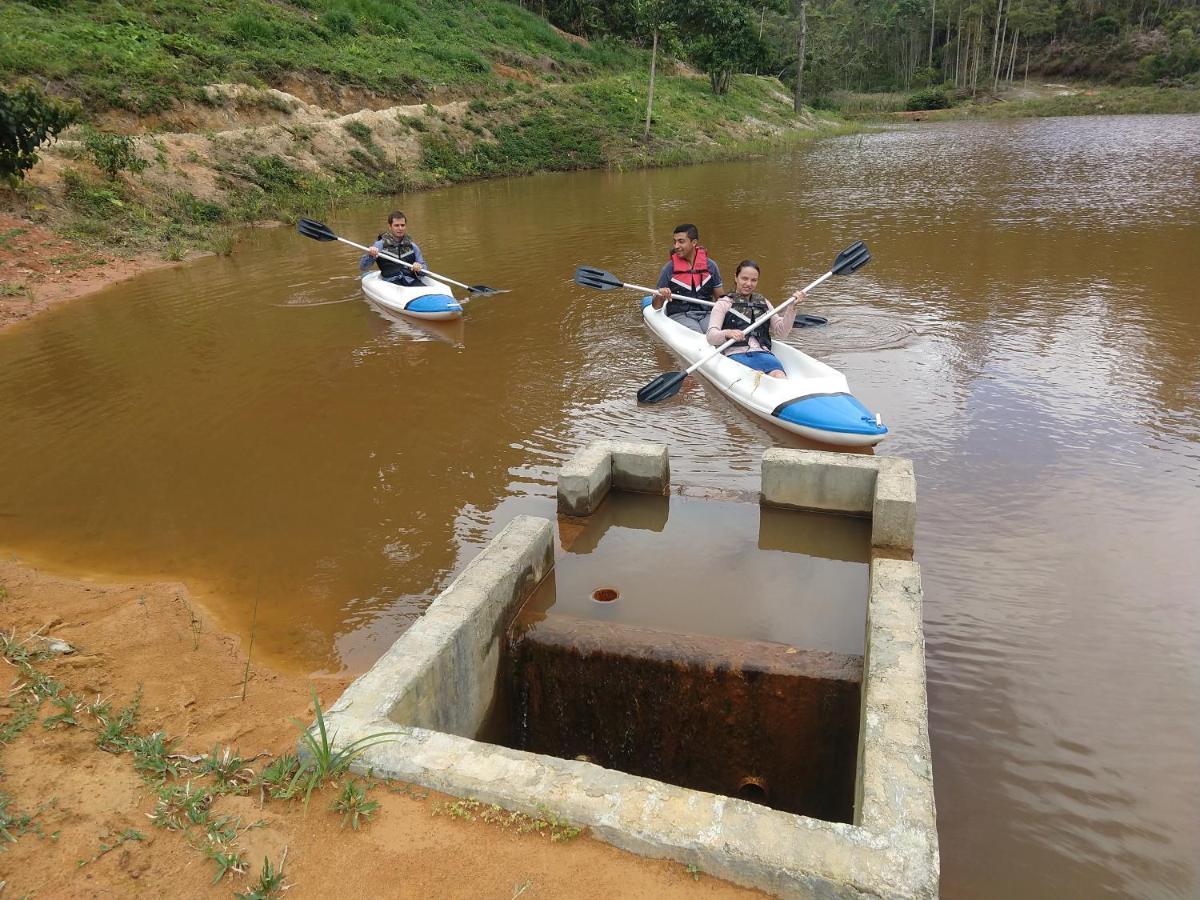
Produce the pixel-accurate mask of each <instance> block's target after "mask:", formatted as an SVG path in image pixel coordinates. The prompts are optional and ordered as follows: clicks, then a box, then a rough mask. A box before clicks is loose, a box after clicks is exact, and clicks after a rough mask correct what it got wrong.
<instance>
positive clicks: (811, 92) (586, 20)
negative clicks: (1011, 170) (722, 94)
mask: <svg viewBox="0 0 1200 900" xmlns="http://www.w3.org/2000/svg"><path fill="white" fill-rule="evenodd" d="M523 2H524V5H525V6H526V7H527V8H529V9H532V10H535V11H540V12H543V13H544V14H545V15H546V16H547V17H549V18H550V20H551V21H553V22H555V23H556V24H558V25H560V26H562V27H565V28H570V29H572V30H576V31H579V32H580V33H587V34H590V35H605V34H613V35H618V36H621V37H624V38H627V39H631V40H635V41H639V42H641V43H643V44H644V43H645V42H646V38H647V36H648V35H647V32H646V30H645V28H644V27H641V26H640V24H639V14H638V11H639V9H640V8H641V7H642V6H643V5H644V4H645V3H647V2H648V0H523ZM666 2H668V3H674V5H673V9H674V12H673V21H674V22H675V23H676V27H675V29H674V30H673V31H672V32H671V34H672V37H673V41H674V42H673V45H672V46H673V48H674V49H675V50H676V51H678V52H680V53H681V54H682V55H683V56H684V57H685V58H687V59H689V60H690V61H691V62H693V63H694V64H696V65H698V66H699V67H701V68H702V69H703V70H704V71H705V72H707V73H708V74H709V75H710V77H711V78H713V79H714V87H715V88H718V89H719V78H720V72H721V71H722V69H721V68H720V65H722V64H723V65H724V66H726V67H727V70H729V71H734V72H739V71H740V72H746V71H760V72H764V73H767V74H773V75H777V76H779V77H780V78H781V79H782V80H783V81H784V82H785V83H789V84H790V83H791V82H792V78H793V76H794V73H795V69H796V64H797V60H798V56H797V49H798V45H799V25H798V22H799V18H800V16H799V11H800V8H801V6H804V7H805V8H806V12H807V24H808V33H807V40H806V44H805V47H806V49H805V95H806V96H807V97H808V98H810V99H819V98H821V97H826V96H829V95H831V94H833V93H835V92H838V91H845V90H851V91H860V92H861V91H895V90H901V91H912V90H920V89H923V88H928V87H932V86H936V85H939V84H942V83H948V85H949V86H950V88H952V89H953V88H957V89H958V90H959V91H962V92H969V93H978V92H979V91H981V90H988V89H991V88H995V87H998V86H999V85H1000V84H1001V83H1012V82H1014V81H1015V80H1017V79H1018V78H1020V77H1022V76H1023V75H1024V73H1025V71H1026V68H1027V67H1028V68H1029V69H1031V70H1032V71H1033V72H1034V73H1036V74H1039V75H1043V76H1050V77H1076V78H1087V79H1092V80H1097V81H1108V82H1112V83H1116V84H1153V83H1161V82H1165V83H1167V84H1170V83H1172V82H1178V81H1181V80H1187V81H1190V82H1192V83H1197V81H1198V80H1200V41H1198V40H1197V35H1198V34H1200V6H1198V4H1197V0H692V2H684V0H666ZM912 102H913V103H914V104H918V105H919V104H922V103H928V102H936V101H935V99H934V98H933V95H930V94H922V95H921V96H919V97H916V98H914V99H913V101H912Z"/></svg>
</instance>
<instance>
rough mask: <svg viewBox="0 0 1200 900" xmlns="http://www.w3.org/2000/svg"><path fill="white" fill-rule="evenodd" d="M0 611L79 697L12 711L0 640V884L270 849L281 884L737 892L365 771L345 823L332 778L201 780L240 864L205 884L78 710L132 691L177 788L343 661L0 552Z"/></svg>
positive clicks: (239, 880)
mask: <svg viewBox="0 0 1200 900" xmlns="http://www.w3.org/2000/svg"><path fill="white" fill-rule="evenodd" d="M0 628H2V629H3V631H4V632H5V634H6V635H7V636H8V637H7V639H6V641H5V642H4V643H5V645H6V646H7V647H9V648H12V647H13V646H14V645H16V644H23V645H24V646H26V647H35V646H36V647H44V644H41V643H39V642H38V641H37V639H36V638H34V639H31V638H30V635H31V634H32V633H34V632H36V633H37V634H38V635H43V636H48V637H53V638H58V639H61V640H63V641H66V642H68V643H69V644H70V645H71V646H72V647H73V652H70V653H67V654H56V655H51V656H47V657H46V658H42V659H38V660H37V661H36V662H34V664H33V665H34V666H35V668H36V669H37V671H38V672H39V673H41V675H44V676H46V677H48V678H50V679H52V680H53V681H54V682H57V683H58V684H59V685H60V686H61V690H60V691H59V695H60V696H64V697H65V696H72V697H74V698H78V700H79V701H80V705H79V706H78V707H76V708H75V711H74V713H73V714H72V715H71V716H70V718H72V719H74V720H75V724H72V723H70V722H65V721H63V719H62V718H59V719H58V720H57V721H55V719H54V717H55V716H56V715H59V716H61V714H62V713H63V711H64V707H63V706H62V705H59V704H56V703H53V702H50V701H44V702H42V703H41V704H40V707H39V708H38V711H37V717H36V720H34V721H32V722H29V723H28V724H26V725H25V726H24V727H23V728H22V727H21V726H20V724H19V723H16V722H15V716H16V715H17V714H18V712H19V710H20V709H22V708H23V697H24V694H23V692H24V691H25V690H27V688H28V679H27V678H22V676H21V672H20V670H19V669H18V668H17V667H16V666H14V662H13V660H14V657H15V655H16V651H15V650H12V651H10V653H9V656H8V657H7V658H6V659H5V663H6V665H5V666H4V667H3V668H4V671H5V675H4V677H3V682H4V688H5V699H4V701H2V702H0V734H2V735H3V736H4V738H5V740H6V743H5V744H4V745H2V746H0V815H3V816H5V817H6V820H5V821H6V828H7V829H8V831H9V832H10V833H11V834H12V835H13V837H14V841H12V842H11V843H7V844H6V846H7V850H6V852H5V853H3V854H0V887H8V888H9V889H10V890H11V891H12V892H13V895H14V896H24V895H26V894H37V895H41V896H56V897H68V896H70V897H76V896H96V895H99V894H101V893H108V892H113V893H116V894H119V895H121V896H180V895H186V896H214V897H215V896H229V893H230V891H231V890H233V891H239V892H244V891H246V890H248V889H250V888H251V887H252V886H253V885H254V884H256V883H257V880H258V878H259V876H260V873H261V867H262V861H263V859H264V857H269V858H270V859H271V860H272V861H273V862H276V863H277V862H278V861H279V860H280V859H282V858H284V854H285V851H286V865H285V882H286V883H287V884H289V885H291V886H292V889H291V890H290V891H289V892H288V896H299V897H309V896H311V897H319V896H331V895H333V894H343V893H350V894H357V895H360V896H368V895H370V896H414V895H427V896H439V897H450V896H455V897H468V896H469V897H505V898H507V897H513V896H517V895H520V896H524V897H538V896H543V897H557V896H568V895H569V896H573V897H597V898H599V897H609V896H614V895H618V894H619V895H620V896H683V895H684V894H686V895H688V896H711V897H726V896H728V897H733V896H755V895H754V894H753V892H749V891H743V890H740V889H737V888H734V887H731V886H729V885H726V884H724V883H722V882H717V881H714V880H713V879H711V878H708V877H707V876H703V875H701V874H700V873H692V872H688V871H687V870H685V869H684V868H683V867H681V866H678V865H675V864H669V863H660V862H652V861H648V860H642V859H639V858H637V857H634V856H631V855H628V854H624V853H621V852H620V851H617V850H614V849H613V848H611V847H608V846H606V845H603V844H600V843H598V842H595V841H592V840H591V839H590V838H588V837H587V836H579V837H576V838H574V839H571V840H568V841H564V842H555V841H552V840H551V837H550V831H551V830H549V829H542V830H540V833H539V830H538V829H534V830H530V831H528V833H522V831H523V829H522V828H521V827H519V826H518V825H516V824H504V823H499V824H498V823H489V822H487V821H484V819H485V816H484V815H482V813H483V811H482V810H479V809H473V808H471V807H470V806H468V805H463V804H455V803H454V802H453V801H452V800H451V799H450V798H445V797H439V796H437V795H429V794H428V793H427V792H424V791H420V790H416V789H410V788H409V787H408V786H405V785H396V784H383V783H375V784H373V785H371V786H370V787H369V789H368V790H367V796H368V797H369V799H370V800H373V801H376V802H378V803H379V808H378V810H376V811H375V812H374V814H373V816H372V818H371V819H370V821H367V822H363V823H361V824H360V830H358V831H355V830H353V828H351V827H349V826H347V827H343V825H342V817H341V816H340V815H339V814H338V813H336V812H333V811H331V810H330V808H329V807H330V804H331V802H332V801H333V799H334V798H335V797H336V796H337V795H338V794H339V787H340V785H335V784H330V785H326V786H325V787H323V788H321V789H319V790H318V791H317V792H315V793H314V794H313V796H312V799H311V801H310V802H309V804H308V808H307V810H306V809H305V807H304V804H303V803H302V802H299V801H280V800H272V799H270V798H269V797H268V798H267V799H265V801H264V800H263V799H262V797H261V796H260V792H259V790H258V789H257V788H255V787H252V786H247V788H246V789H245V790H239V791H234V792H229V793H223V794H221V795H219V796H218V797H216V799H215V801H214V802H213V804H212V806H211V809H210V810H209V811H208V817H209V823H210V825H211V823H212V822H223V823H224V825H223V827H225V828H227V829H228V828H230V827H232V828H233V829H234V831H235V832H236V835H237V836H236V843H235V845H236V850H237V852H238V853H240V854H241V860H242V867H243V868H245V870H246V871H245V872H242V873H238V872H236V871H233V870H231V871H230V872H228V873H227V874H226V875H225V876H224V877H223V878H220V879H219V880H217V881H216V883H213V879H214V876H215V875H217V873H218V871H219V867H218V864H217V863H216V862H214V861H213V860H212V858H211V856H210V855H207V854H206V852H205V847H207V846H210V845H209V843H208V839H207V838H206V837H205V830H204V828H203V827H200V826H192V827H190V828H186V829H175V830H172V829H169V828H164V827H160V826H158V825H156V822H155V820H154V819H151V818H149V816H151V815H153V814H154V813H155V811H156V785H155V783H154V781H153V779H152V778H147V777H146V774H145V773H144V772H143V773H140V774H139V772H138V771H137V770H136V769H135V767H134V764H133V762H134V759H135V757H132V756H131V755H130V754H128V753H119V752H111V751H109V752H106V751H105V750H102V749H101V748H100V747H99V746H97V743H98V738H99V737H100V731H101V729H100V727H99V726H98V723H97V720H96V719H95V718H94V717H93V716H91V715H89V714H88V712H87V709H88V708H92V707H93V706H94V705H95V704H96V703H97V701H99V702H100V703H108V704H109V705H110V706H111V707H112V708H113V709H114V710H117V709H121V708H126V707H128V706H129V705H131V704H134V703H135V702H136V706H137V710H138V715H137V723H136V725H135V726H134V730H136V731H137V732H138V733H141V734H147V735H148V734H152V733H153V732H155V731H162V732H163V733H164V734H165V736H166V737H167V738H169V739H174V742H175V745H176V753H177V754H178V755H179V759H178V760H177V762H178V764H179V765H181V766H186V765H192V766H193V771H195V772H196V773H197V774H196V777H195V780H194V781H189V782H188V783H189V784H191V785H192V787H193V789H196V788H198V787H201V786H203V785H204V784H205V783H206V778H205V777H204V776H202V775H200V774H199V772H200V770H201V769H203V767H204V763H203V761H196V758H197V757H202V756H205V755H208V756H210V757H216V758H219V757H220V756H221V755H222V754H223V753H224V751H225V749H226V748H229V750H230V751H231V752H232V753H233V754H236V755H237V756H240V757H241V758H242V760H243V761H244V763H245V766H247V767H249V768H250V769H252V770H253V771H254V772H256V773H261V771H262V770H263V768H265V767H266V766H267V765H268V764H269V763H270V762H271V761H272V760H274V759H275V758H277V757H278V756H279V755H281V754H283V753H286V752H289V751H291V750H292V749H293V748H294V746H295V740H296V735H297V728H296V726H295V725H294V724H293V722H292V720H293V718H296V719H300V720H302V721H304V722H308V721H310V720H311V719H312V717H313V708H312V701H311V692H312V691H313V690H315V691H316V693H317V695H318V696H319V697H320V699H321V702H322V703H323V704H326V705H328V704H329V703H331V702H332V701H333V700H334V699H335V698H336V697H337V696H338V694H339V693H340V692H341V690H342V689H343V688H344V686H345V683H346V681H347V679H346V678H345V677H339V678H321V679H311V678H305V677H295V676H286V675H282V674H280V673H278V672H274V671H272V670H270V669H268V668H266V667H264V666H260V665H257V664H254V663H251V665H250V666H249V668H248V669H247V667H246V658H245V648H244V647H243V646H242V645H241V642H240V641H239V640H238V639H237V638H235V637H232V636H230V635H227V634H223V633H221V632H219V631H216V630H214V628H213V626H212V624H211V619H210V618H209V616H208V614H207V613H206V611H205V610H204V609H202V608H200V607H199V606H198V605H197V604H196V603H195V601H194V600H193V599H192V598H191V597H190V596H189V594H188V591H187V588H186V587H185V586H184V585H182V584H179V583H172V582H151V583H143V584H109V583H100V582H93V581H89V580H81V579H74V578H66V577H62V576H58V575H53V574H50V573H47V572H44V571H40V570H37V569H34V568H32V567H30V566H28V565H26V564H24V563H22V562H21V561H19V560H15V559H13V558H12V557H10V556H7V555H6V557H5V558H4V559H3V560H0ZM247 673H248V674H247ZM243 685H244V688H245V697H244V699H243V696H242V694H243ZM139 694H140V702H138V701H136V698H137V697H138V696H139ZM47 720H50V721H49V726H50V727H48V725H47ZM189 761H191V762H189ZM243 780H245V781H249V780H250V779H249V775H245V776H243ZM222 817H225V818H224V819H222ZM206 827H207V826H206ZM209 833H210V834H211V833H212V832H211V828H210V831H209ZM385 886H386V887H385Z"/></svg>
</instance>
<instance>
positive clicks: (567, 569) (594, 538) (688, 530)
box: [523, 492, 871, 656]
mask: <svg viewBox="0 0 1200 900" xmlns="http://www.w3.org/2000/svg"><path fill="white" fill-rule="evenodd" d="M560 531H561V532H562V533H563V544H564V546H565V548H566V550H567V552H566V553H565V554H564V555H563V556H562V557H561V558H560V559H559V560H558V561H557V562H556V563H555V566H554V572H553V575H552V577H550V578H547V579H546V580H545V581H544V582H543V583H542V584H541V585H539V586H538V589H537V590H536V591H535V592H534V593H533V595H532V596H531V597H530V598H529V601H528V602H527V603H526V605H525V609H524V614H523V620H524V621H526V622H534V621H536V620H537V619H538V618H540V617H542V616H544V615H545V614H547V613H551V612H552V613H553V614H555V615H560V616H561V615H567V616H575V617H579V618H588V619H599V620H602V621H606V622H616V623H621V624H624V625H638V626H645V627H649V628H655V629H659V630H661V631H664V632H685V633H689V634H693V633H694V634H706V635H714V636H720V637H732V638H740V639H742V640H750V641H774V642H777V643H784V644H790V645H791V646H793V647H797V648H800V649H805V650H830V651H836V652H838V653H844V654H849V655H858V656H861V655H862V652H863V630H864V627H865V624H866V618H865V614H866V600H867V587H868V585H867V554H868V550H869V547H870V537H871V526H870V522H869V521H867V520H866V519H852V518H848V517H844V516H829V515H817V514H813V513H800V512H794V511H790V510H781V509H761V510H760V508H759V506H758V505H757V504H754V503H735V502H729V501H717V500H695V499H687V498H684V497H671V498H667V497H648V496H643V495H639V494H626V493H621V492H614V493H611V494H609V495H608V497H607V498H605V500H604V502H603V503H602V504H601V506H600V508H599V509H598V510H597V511H596V512H595V514H594V515H592V516H589V517H588V519H587V521H586V524H585V525H584V526H583V527H582V529H581V530H579V531H578V533H577V534H576V533H574V529H571V528H570V527H569V526H567V525H565V524H560ZM760 551H774V552H760ZM598 591H606V592H612V593H615V594H617V595H618V596H617V597H615V598H613V599H612V600H611V601H608V602H600V601H598V600H597V599H594V598H595V597H596V594H597V592H598Z"/></svg>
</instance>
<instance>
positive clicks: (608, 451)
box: [558, 440, 671, 516]
mask: <svg viewBox="0 0 1200 900" xmlns="http://www.w3.org/2000/svg"><path fill="white" fill-rule="evenodd" d="M670 484H671V467H670V463H669V461H668V458H667V448H666V446H665V445H664V444H650V443H640V442H635V441H605V440H600V441H592V442H591V443H590V444H588V445H587V446H585V447H584V448H583V449H581V450H579V451H578V452H577V453H576V454H575V455H574V456H572V457H571V458H570V459H569V460H567V461H566V462H565V463H564V464H563V466H562V468H561V469H559V471H558V511H559V512H560V513H563V514H564V515H568V516H588V515H591V514H592V513H593V512H595V511H596V508H597V507H598V506H599V505H600V503H601V502H602V501H603V500H604V496H605V495H606V494H607V493H608V492H609V490H610V489H612V488H616V489H617V490H619V491H637V492H639V493H643V494H665V493H666V492H667V488H668V487H670Z"/></svg>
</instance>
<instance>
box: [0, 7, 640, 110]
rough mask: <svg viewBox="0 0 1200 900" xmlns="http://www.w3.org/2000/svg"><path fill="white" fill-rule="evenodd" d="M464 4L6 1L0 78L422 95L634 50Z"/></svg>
mask: <svg viewBox="0 0 1200 900" xmlns="http://www.w3.org/2000/svg"><path fill="white" fill-rule="evenodd" d="M472 7H473V9H472V12H471V24H470V27H469V28H464V27H463V14H462V5H461V4H460V3H457V2H454V0H423V2H421V3H417V2H415V0H394V2H393V0H304V2H300V3H297V4H283V3H272V2H269V0H213V2H201V0H155V2H153V3H136V4H133V3H121V2H118V0H100V2H96V3H87V4H82V5H80V4H69V3H57V2H44V0H38V2H9V3H4V4H2V5H0V81H5V82H11V81H14V80H16V79H17V78H19V77H22V76H26V77H34V78H36V79H38V80H43V81H50V82H54V83H57V84H60V85H62V86H64V88H65V90H66V91H67V92H68V93H71V94H72V95H74V96H78V97H79V98H80V99H81V100H83V101H84V104H85V109H86V110H88V111H89V112H94V111H97V110H100V109H105V108H111V107H117V108H123V109H129V110H132V111H135V112H139V113H150V112H161V111H163V110H166V109H168V108H170V107H171V105H172V104H173V103H175V102H176V101H178V100H181V99H197V100H198V99H201V98H200V97H199V95H198V94H197V91H196V88H195V86H196V85H204V84H211V83H217V82H227V81H245V82H249V83H252V84H271V83H274V82H277V81H279V80H280V79H281V78H282V77H283V76H284V75H287V74H291V73H304V74H307V75H310V76H313V77H316V78H318V79H321V80H327V81H332V82H335V83H338V84H344V85H357V86H361V87H363V88H368V89H370V90H373V91H376V92H378V93H380V94H383V95H385V96H389V97H413V96H416V97H421V96H425V95H428V94H430V93H432V92H433V91H434V90H438V89H442V88H443V87H451V88H456V89H460V90H466V91H476V92H487V91H493V90H496V89H497V87H498V79H496V78H495V76H493V74H492V65H493V62H498V61H502V60H503V61H505V62H507V63H509V64H513V63H516V64H520V63H522V62H527V61H530V60H533V59H537V58H540V57H545V56H549V57H552V58H553V59H555V60H556V61H557V62H558V64H559V68H560V71H562V72H564V73H566V74H568V75H583V74H597V73H601V72H604V71H614V70H617V69H620V68H624V67H627V66H629V65H630V63H631V61H632V60H634V59H638V58H640V54H639V53H638V52H637V51H634V50H632V49H630V48H627V47H625V46H624V45H621V44H616V43H613V42H604V41H601V42H597V43H595V44H593V45H592V46H590V47H583V46H580V45H578V44H575V43H573V42H570V41H567V40H566V39H564V38H563V37H561V36H560V35H559V34H557V33H556V32H555V31H554V30H553V29H552V28H551V27H550V26H549V25H548V24H547V23H546V22H545V21H544V20H543V19H541V18H540V17H538V16H536V15H534V14H532V13H529V12H526V11H525V10H523V9H521V8H520V7H519V6H517V5H516V4H513V3H507V2H503V0H478V2H476V3H474V4H472ZM81 48H86V52H81ZM642 55H644V54H642ZM529 69H530V70H531V71H538V70H537V69H536V68H534V67H532V66H530V67H529ZM545 77H547V78H549V77H550V76H545Z"/></svg>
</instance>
